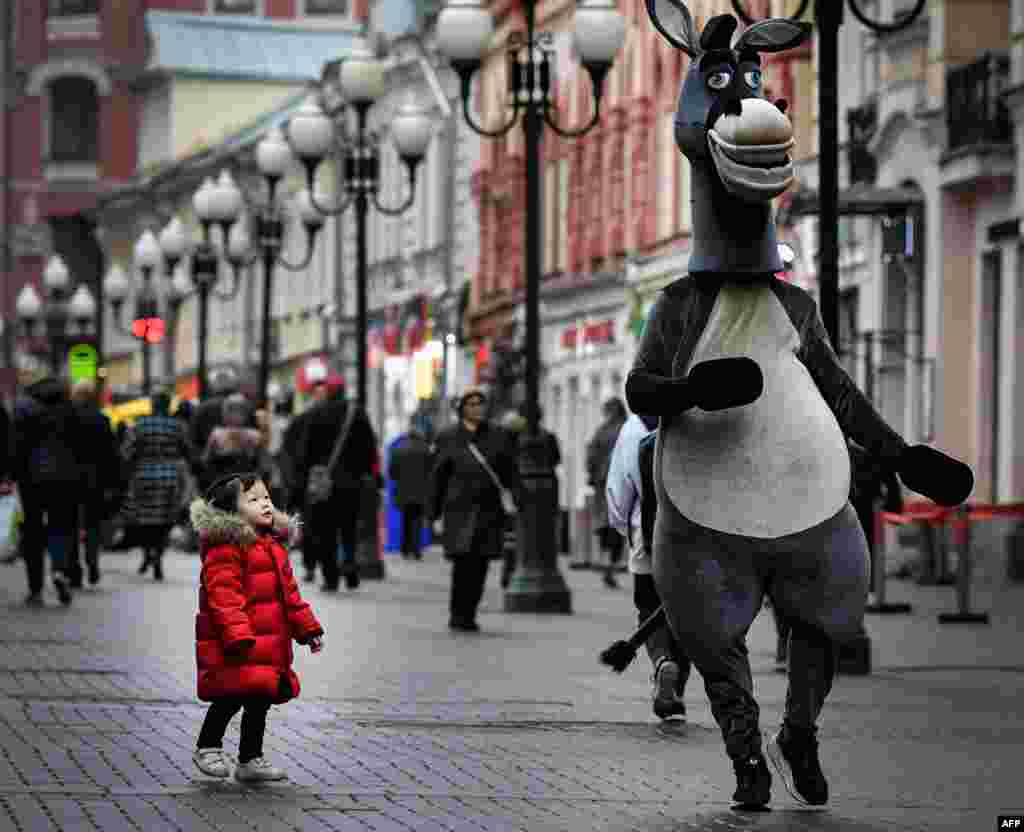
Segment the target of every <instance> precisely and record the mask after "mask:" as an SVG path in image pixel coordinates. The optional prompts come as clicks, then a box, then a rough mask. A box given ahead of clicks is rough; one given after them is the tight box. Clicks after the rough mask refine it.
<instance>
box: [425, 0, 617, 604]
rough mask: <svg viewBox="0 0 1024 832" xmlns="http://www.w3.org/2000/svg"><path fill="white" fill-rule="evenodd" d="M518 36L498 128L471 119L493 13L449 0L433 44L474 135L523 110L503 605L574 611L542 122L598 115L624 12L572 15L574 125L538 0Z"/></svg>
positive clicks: (602, 1)
mask: <svg viewBox="0 0 1024 832" xmlns="http://www.w3.org/2000/svg"><path fill="white" fill-rule="evenodd" d="M522 5H523V10H524V11H525V14H526V37H525V40H524V39H523V38H522V37H517V38H514V39H513V38H510V43H509V47H508V51H509V68H510V71H511V73H512V77H511V84H512V106H513V109H512V115H511V117H510V118H509V120H508V122H507V123H506V124H504V125H503V126H502V127H500V128H499V129H497V130H487V129H484V128H483V127H481V126H480V125H478V124H476V123H475V122H474V120H473V117H472V116H471V114H470V111H471V107H470V95H471V91H472V78H473V74H474V73H475V72H476V71H477V70H478V69H479V68H480V66H481V64H482V57H483V54H484V52H485V51H486V49H487V47H488V45H489V43H490V40H491V36H492V34H493V31H494V22H493V20H492V18H491V15H490V14H489V13H488V12H487V10H486V9H484V8H483V7H482V5H481V3H480V2H479V0H451V2H449V3H448V5H446V6H445V8H444V9H443V10H442V12H441V14H440V16H439V17H438V20H437V40H438V47H439V48H440V49H441V51H442V52H444V53H445V54H446V55H447V56H448V58H449V59H450V60H451V64H452V68H453V69H454V70H455V71H456V72H457V73H458V75H459V78H460V80H461V82H462V103H463V109H464V115H465V118H466V122H467V123H468V124H469V126H470V127H471V128H472V129H473V130H474V131H476V132H477V133H479V134H480V135H481V136H486V137H490V138H496V137H498V136H503V135H505V134H506V133H508V132H509V131H510V130H511V129H512V128H513V127H514V126H515V123H516V120H517V118H518V116H519V114H520V111H522V116H523V133H524V137H525V143H526V148H525V149H526V222H525V226H526V240H525V244H526V407H527V422H528V430H527V435H526V437H525V439H524V440H523V441H522V444H521V446H520V470H521V474H522V481H523V503H524V504H523V505H522V506H521V507H520V513H519V523H520V531H519V557H518V559H517V560H518V563H517V565H516V571H515V573H514V575H513V576H512V580H511V583H510V585H509V588H508V590H507V591H506V593H505V609H506V610H507V611H509V612H564V613H569V612H572V600H571V596H570V594H569V588H568V586H567V585H566V583H565V579H564V578H563V577H562V575H561V573H559V571H558V566H557V560H556V556H557V555H556V552H557V548H556V541H555V517H556V516H557V513H558V505H557V481H556V479H555V472H554V470H553V469H552V467H551V464H550V461H549V460H548V459H547V456H548V451H547V448H546V444H545V443H544V441H543V440H542V439H541V435H540V425H539V421H540V420H539V412H540V404H539V400H540V395H539V390H540V370H541V367H540V321H539V317H540V316H539V299H540V278H541V268H542V263H541V252H542V250H543V249H542V247H541V205H540V141H541V134H542V131H543V128H544V125H545V124H547V125H548V126H549V127H550V128H551V129H552V130H554V131H555V132H556V133H557V134H558V135H560V136H563V137H566V138H572V137H576V136H581V135H583V134H584V133H586V132H587V131H589V130H590V129H591V128H593V127H594V125H596V124H597V122H598V121H599V119H600V114H601V95H602V92H603V84H604V79H605V77H606V76H607V74H608V70H609V69H610V68H611V64H612V61H613V59H614V58H615V54H616V53H617V52H618V51H619V49H620V48H621V46H622V43H623V41H624V40H625V26H626V24H625V19H624V18H623V17H622V15H621V14H619V12H618V11H617V10H616V7H615V3H614V2H613V0H583V2H582V3H580V5H579V6H578V7H577V9H576V14H575V38H574V42H575V47H576V52H577V53H578V54H579V56H580V60H581V62H582V63H583V66H584V67H585V68H586V70H587V72H588V73H589V74H590V78H591V81H592V83H593V95H594V114H593V116H592V117H591V119H590V122H589V123H588V124H586V125H585V126H583V127H581V128H579V129H577V130H566V129H565V128H563V127H561V126H559V125H558V123H557V122H556V121H555V120H554V117H553V113H554V102H553V101H552V100H551V98H550V93H551V76H552V56H551V50H550V48H549V44H550V43H551V40H552V39H551V35H550V34H548V33H544V32H540V33H538V32H536V31H535V14H536V6H537V0H522Z"/></svg>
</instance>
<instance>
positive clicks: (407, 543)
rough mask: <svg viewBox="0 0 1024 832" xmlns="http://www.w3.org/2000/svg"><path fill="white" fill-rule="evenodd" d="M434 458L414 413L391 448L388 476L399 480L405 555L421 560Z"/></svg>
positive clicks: (397, 493) (397, 501)
mask: <svg viewBox="0 0 1024 832" xmlns="http://www.w3.org/2000/svg"><path fill="white" fill-rule="evenodd" d="M432 464H433V459H432V455H431V453H430V444H429V443H428V442H427V438H426V436H424V434H423V431H422V429H421V427H420V419H419V417H417V416H414V417H413V418H412V420H411V421H410V423H409V433H407V434H406V435H405V436H404V437H403V438H402V439H401V441H400V442H399V443H398V444H397V445H395V446H394V447H393V448H392V449H391V454H390V458H389V459H388V479H390V480H392V481H393V482H394V483H395V505H396V506H397V507H398V510H399V511H400V512H401V514H402V557H403V558H415V559H416V560H421V559H422V558H423V554H422V553H421V552H420V539H421V538H422V536H423V512H424V509H425V507H426V505H427V499H428V497H429V492H430V474H431V470H432Z"/></svg>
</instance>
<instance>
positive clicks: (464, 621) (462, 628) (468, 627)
mask: <svg viewBox="0 0 1024 832" xmlns="http://www.w3.org/2000/svg"><path fill="white" fill-rule="evenodd" d="M448 629H450V630H456V631H457V632H461V633H479V632H480V625H479V624H477V623H476V621H474V620H473V619H471V618H457V617H453V618H450V619H449V620H448Z"/></svg>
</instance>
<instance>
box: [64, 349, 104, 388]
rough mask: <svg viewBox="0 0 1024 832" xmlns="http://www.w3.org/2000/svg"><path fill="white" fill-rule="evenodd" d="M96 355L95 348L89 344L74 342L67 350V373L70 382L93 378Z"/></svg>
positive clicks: (96, 360)
mask: <svg viewBox="0 0 1024 832" xmlns="http://www.w3.org/2000/svg"><path fill="white" fill-rule="evenodd" d="M98 358H99V357H98V356H97V354H96V348H95V347H92V346H90V345H89V344H75V345H74V346H73V347H72V348H71V349H70V350H68V373H69V374H70V376H71V383H72V384H74V383H75V382H76V381H84V380H90V381H91V380H95V378H96V369H97V362H98Z"/></svg>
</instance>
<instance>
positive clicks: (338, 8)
mask: <svg viewBox="0 0 1024 832" xmlns="http://www.w3.org/2000/svg"><path fill="white" fill-rule="evenodd" d="M306 14H308V15H311V16H312V15H343V14H348V0H306Z"/></svg>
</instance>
